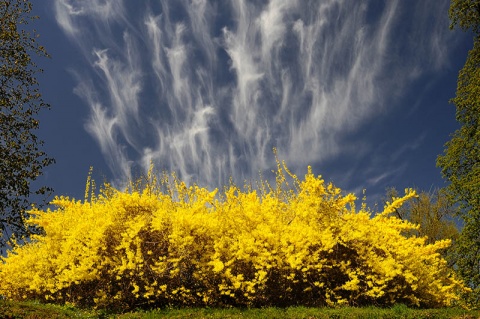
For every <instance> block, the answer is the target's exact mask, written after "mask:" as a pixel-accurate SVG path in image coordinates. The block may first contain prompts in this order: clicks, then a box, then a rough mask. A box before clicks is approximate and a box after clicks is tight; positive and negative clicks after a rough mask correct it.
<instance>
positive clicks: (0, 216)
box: [0, 0, 54, 250]
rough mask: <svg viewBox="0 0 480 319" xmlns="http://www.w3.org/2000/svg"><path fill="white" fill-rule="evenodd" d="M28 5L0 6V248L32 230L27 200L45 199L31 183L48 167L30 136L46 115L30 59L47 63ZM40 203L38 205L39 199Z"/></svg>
mask: <svg viewBox="0 0 480 319" xmlns="http://www.w3.org/2000/svg"><path fill="white" fill-rule="evenodd" d="M31 11H32V4H31V3H30V2H29V1H26V0H11V1H8V0H7V1H0V82H1V83H0V84H1V85H0V106H1V112H0V134H1V139H0V248H1V249H2V250H3V249H5V247H6V245H7V244H8V243H9V242H10V243H11V241H10V239H11V237H12V236H15V237H17V238H22V237H23V236H25V235H29V234H30V233H31V232H32V231H34V229H32V228H30V227H28V226H26V224H25V221H26V219H27V218H28V217H27V214H26V210H27V209H28V208H29V207H30V205H31V204H34V203H33V202H34V201H33V200H32V197H33V196H36V194H37V195H39V196H37V198H40V199H39V200H38V201H39V202H42V201H44V200H45V199H46V197H47V196H48V194H49V193H50V192H51V189H50V188H48V187H46V186H42V187H39V188H36V187H35V188H34V187H33V186H32V185H31V183H32V182H33V181H35V180H36V179H37V178H38V177H39V176H40V175H42V170H43V168H44V167H46V166H48V165H50V164H52V163H54V160H53V159H52V158H49V157H48V156H47V155H46V153H45V152H43V151H42V150H40V147H41V146H42V145H43V141H41V140H39V139H38V137H37V136H36V135H35V130H36V129H38V127H39V121H38V120H37V119H36V118H35V116H36V115H37V114H38V113H39V111H40V110H42V109H48V108H50V106H49V105H48V104H46V103H45V102H44V101H43V99H42V97H41V94H40V93H39V88H38V82H37V79H36V77H35V76H36V74H37V73H39V72H42V70H41V69H39V68H38V67H37V65H36V64H35V63H34V61H32V55H38V56H41V57H48V54H47V52H46V51H45V48H44V47H42V46H40V45H38V44H37V42H36V38H37V37H38V35H37V34H36V32H35V30H33V31H29V30H28V29H27V26H28V24H29V22H30V21H32V20H35V19H36V18H37V17H35V16H32V14H31ZM42 198H43V199H42Z"/></svg>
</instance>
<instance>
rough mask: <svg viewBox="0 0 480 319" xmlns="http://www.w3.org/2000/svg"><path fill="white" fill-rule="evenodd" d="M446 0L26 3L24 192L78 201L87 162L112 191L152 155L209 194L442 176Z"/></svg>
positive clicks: (449, 62) (429, 185) (453, 36)
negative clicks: (34, 62) (31, 129)
mask: <svg viewBox="0 0 480 319" xmlns="http://www.w3.org/2000/svg"><path fill="white" fill-rule="evenodd" d="M448 7H449V1H448V0H422V1H419V0H418V1H417V0H415V1H413V0H398V1H394V0H391V1H376V0H371V1H353V0H344V1H342V0H321V1H319V0H315V1H303V0H298V1H295V0H271V1H253V0H252V1H246V0H235V1H233V0H232V1H224V0H218V1H206V0H189V1H187V0H185V1H179V0H165V1H154V0H149V1H147V0H145V1H143V0H138V1H127V0H124V1H121V0H49V1H42V2H35V3H34V11H35V13H36V14H38V15H39V16H40V20H38V21H37V22H36V23H35V27H36V29H37V31H38V33H39V34H40V35H41V37H40V38H39V42H40V43H41V44H43V45H45V47H46V48H47V50H48V51H49V53H50V54H51V56H52V58H51V59H49V60H45V59H43V60H40V61H38V64H39V65H40V66H41V67H42V68H43V69H44V73H43V74H42V75H41V76H40V77H39V81H40V85H41V90H42V93H43V97H44V99H45V100H46V102H48V103H50V104H51V105H52V109H51V110H49V111H45V112H43V113H42V114H41V115H40V125H41V129H40V130H39V131H38V135H39V136H40V137H41V138H42V139H43V140H44V141H45V147H44V149H45V150H46V151H47V152H48V154H49V155H50V156H52V157H54V158H55V159H56V161H57V163H56V164H55V165H52V166H50V167H48V168H46V170H45V174H44V176H42V177H41V178H40V179H39V183H42V184H48V185H50V186H52V187H54V189H55V194H57V195H67V196H72V197H76V198H79V199H81V198H83V192H84V189H85V188H84V187H85V181H86V177H87V173H88V170H89V167H90V166H93V167H94V172H95V176H96V177H97V180H100V181H101V180H102V179H104V178H105V179H106V180H109V181H112V182H113V183H114V184H115V185H117V186H119V187H120V186H121V185H122V184H123V183H124V182H125V181H126V180H127V179H128V178H130V177H131V176H132V172H139V171H142V170H145V169H146V168H148V165H149V163H150V161H153V162H154V163H155V165H156V168H158V169H160V170H163V169H165V170H168V171H176V172H177V174H178V175H179V176H180V177H181V178H182V179H184V180H186V181H189V182H197V183H198V184H200V185H201V186H207V187H209V188H213V187H218V186H221V185H222V184H224V183H225V182H227V181H228V179H229V177H230V176H232V177H233V178H234V180H235V181H236V182H237V183H238V184H240V185H242V184H243V181H244V180H245V179H257V178H258V174H259V172H263V174H264V176H265V177H266V178H271V175H270V171H271V170H272V169H274V168H275V161H274V156H273V152H272V148H273V147H276V148H277V149H278V154H279V157H280V159H282V160H285V161H286V162H287V165H288V166H289V168H290V169H291V170H292V171H294V172H295V173H297V174H298V175H303V174H304V173H305V172H306V169H307V165H312V167H313V169H314V173H315V174H319V175H322V176H323V177H324V179H325V180H327V181H332V182H333V183H334V184H335V185H337V186H339V187H341V188H342V189H344V190H346V191H350V192H355V193H356V194H357V195H358V196H359V197H361V196H362V189H366V194H367V197H368V198H369V202H370V203H374V202H376V201H380V198H381V196H382V195H383V194H384V192H385V188H386V187H392V186H394V187H396V188H397V189H403V188H405V187H417V188H419V189H420V190H427V191H428V190H431V189H433V188H435V187H441V186H443V185H444V182H443V180H442V178H441V175H440V171H439V169H438V168H436V166H435V159H436V157H437V155H439V154H440V153H442V151H443V145H444V143H445V142H446V141H447V140H448V139H449V134H451V133H452V132H453V131H454V130H455V129H456V128H457V123H456V122H455V109H454V106H453V105H451V104H449V103H448V100H449V99H450V98H452V97H453V96H454V94H455V89H456V79H457V74H458V71H459V69H460V68H461V67H462V65H463V63H464V61H465V58H466V54H467V52H468V49H469V48H470V47H471V37H470V36H469V35H468V34H464V33H462V32H460V31H451V30H449V28H448V26H449V20H448Z"/></svg>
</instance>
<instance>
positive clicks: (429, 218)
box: [385, 188, 459, 264]
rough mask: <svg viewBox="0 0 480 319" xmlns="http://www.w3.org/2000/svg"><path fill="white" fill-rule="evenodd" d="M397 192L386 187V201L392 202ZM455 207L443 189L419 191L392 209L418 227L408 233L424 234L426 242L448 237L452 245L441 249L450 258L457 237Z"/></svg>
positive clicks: (399, 216) (401, 217) (395, 214)
mask: <svg viewBox="0 0 480 319" xmlns="http://www.w3.org/2000/svg"><path fill="white" fill-rule="evenodd" d="M398 197H399V194H398V192H397V190H396V189H395V188H390V189H387V193H386V196H385V199H386V200H385V201H386V202H389V203H391V202H393V200H395V199H396V198H398ZM457 210H458V209H457V208H456V207H455V206H454V205H452V204H451V202H450V201H449V198H448V195H447V193H446V192H445V191H444V190H435V191H433V192H420V194H419V195H418V197H416V198H412V199H411V200H410V201H408V202H407V203H405V204H404V205H403V206H402V207H400V208H398V209H396V210H395V211H394V216H396V217H398V218H400V219H402V220H408V221H410V222H412V223H414V224H417V225H418V226H419V228H418V229H417V230H414V231H411V232H410V233H409V234H408V235H415V236H420V237H423V236H426V237H427V240H426V243H427V244H433V243H435V242H436V241H438V240H443V239H450V240H452V242H453V243H452V246H450V248H448V249H446V250H444V251H443V255H444V257H446V258H447V259H449V261H450V263H451V264H452V263H453V262H454V261H453V260H451V258H450V256H451V251H452V249H453V248H454V247H455V243H456V241H457V239H458V235H459V234H458V228H457V225H456V223H455V220H454V217H455V215H456V213H457Z"/></svg>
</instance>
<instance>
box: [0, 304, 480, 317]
mask: <svg viewBox="0 0 480 319" xmlns="http://www.w3.org/2000/svg"><path fill="white" fill-rule="evenodd" d="M0 318H5V319H13V318H18V319H21V318H26V319H40V318H42V319H43V318H46V319H48V318H57V319H61V318H80V319H82V318H120V319H127V318H132V319H133V318H135V319H147V318H148V319H153V318H232V319H233V318H258V319H264V318H266V319H268V318H280V319H281V318H299V319H300V318H303V319H327V318H332V319H333V318H335V319H344V318H345V319H347V318H348V319H350V318H353V319H355V318H358V319H360V318H362V319H367V318H372V319H376V318H385V319H387V318H392V319H395V318H399V319H400V318H401V319H410V318H411V319H417V318H419V319H422V318H429V319H432V318H438V319H447V318H455V319H474V318H480V311H479V310H470V311H467V310H464V309H458V308H444V309H409V308H407V307H405V306H403V305H397V306H394V307H393V308H388V309H382V308H374V307H367V308H352V307H345V308H339V309H331V308H304V307H294V308H286V309H279V308H265V309H237V308H233V309H209V308H201V309H163V310H153V311H148V312H147V311H138V312H130V313H125V314H111V313H106V312H103V311H95V310H80V309H76V308H73V307H66V306H56V305H45V304H39V303H35V302H9V301H0Z"/></svg>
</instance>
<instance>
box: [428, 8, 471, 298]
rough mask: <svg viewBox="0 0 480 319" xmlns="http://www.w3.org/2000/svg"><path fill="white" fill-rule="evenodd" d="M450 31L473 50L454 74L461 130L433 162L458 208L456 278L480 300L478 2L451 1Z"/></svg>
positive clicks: (456, 104) (454, 134) (454, 101)
mask: <svg viewBox="0 0 480 319" xmlns="http://www.w3.org/2000/svg"><path fill="white" fill-rule="evenodd" d="M449 14H450V19H451V22H452V24H451V28H454V27H455V26H459V27H460V28H462V29H463V30H471V31H473V34H474V44H473V49H472V50H470V52H469V53H468V57H467V61H466V62H465V65H464V67H463V68H462V70H461V71H460V73H459V75H458V83H457V84H458V86H457V93H456V96H455V98H453V99H452V100H451V102H452V103H453V104H455V107H456V109H457V112H456V119H457V121H458V122H459V123H460V125H461V127H460V128H459V129H458V130H457V131H455V132H454V133H453V135H452V139H451V140H450V141H449V142H447V143H446V144H445V151H444V154H443V155H441V156H439V157H438V159H437V165H438V166H439V167H440V168H441V169H442V174H443V176H444V177H445V178H446V179H448V181H449V182H450V185H449V186H448V191H449V193H450V195H451V200H452V202H454V203H457V204H458V205H459V207H460V208H461V212H460V216H461V217H462V218H463V221H464V224H465V227H464V229H463V230H462V232H461V234H460V238H459V240H458V245H457V250H456V258H457V260H458V263H457V266H458V271H459V273H460V275H461V276H462V277H463V279H464V280H465V282H466V283H467V285H468V286H470V287H471V288H473V289H474V293H473V295H472V296H471V298H472V299H471V301H473V302H474V303H478V302H479V300H480V299H479V297H480V263H479V260H480V238H479V230H480V68H479V67H480V0H452V2H451V5H450V11H449Z"/></svg>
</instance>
